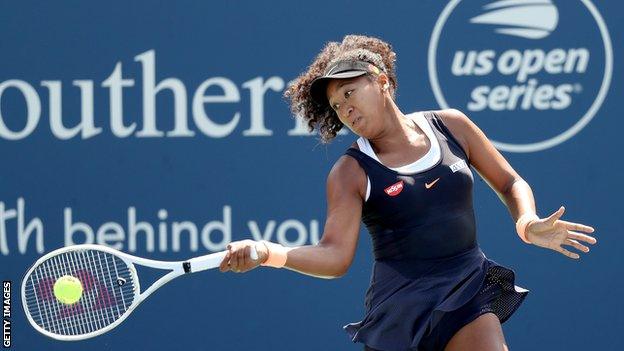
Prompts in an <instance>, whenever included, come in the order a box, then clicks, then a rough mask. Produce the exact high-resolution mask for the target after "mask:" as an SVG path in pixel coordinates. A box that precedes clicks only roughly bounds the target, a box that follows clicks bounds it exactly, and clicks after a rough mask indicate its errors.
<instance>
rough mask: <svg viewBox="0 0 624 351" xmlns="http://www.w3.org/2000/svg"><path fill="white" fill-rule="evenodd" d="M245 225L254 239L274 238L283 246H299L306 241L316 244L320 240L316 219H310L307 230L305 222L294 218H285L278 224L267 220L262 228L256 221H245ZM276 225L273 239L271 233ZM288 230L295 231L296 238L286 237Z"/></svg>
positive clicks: (270, 239)
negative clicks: (261, 228)
mask: <svg viewBox="0 0 624 351" xmlns="http://www.w3.org/2000/svg"><path fill="white" fill-rule="evenodd" d="M247 227H248V228H249V231H250V232H251V236H252V238H253V239H254V240H268V241H272V240H274V241H276V242H278V243H280V244H282V245H284V246H301V245H306V243H308V242H309V243H311V244H313V245H316V244H318V242H319V240H320V235H319V223H318V221H317V220H311V221H310V229H309V230H308V229H307V228H306V226H305V224H303V223H302V222H300V221H299V220H296V219H287V220H285V221H284V222H282V223H281V224H280V225H279V226H278V225H277V222H276V221H274V220H271V221H268V222H267V224H266V226H265V228H264V230H260V226H259V225H258V223H257V222H256V221H249V222H247ZM276 227H277V233H276V236H277V237H276V238H275V239H273V233H274V232H275V228H276ZM289 231H290V232H294V233H296V238H295V239H294V240H289V239H288V237H287V236H289V234H288V232H289ZM308 238H309V240H308Z"/></svg>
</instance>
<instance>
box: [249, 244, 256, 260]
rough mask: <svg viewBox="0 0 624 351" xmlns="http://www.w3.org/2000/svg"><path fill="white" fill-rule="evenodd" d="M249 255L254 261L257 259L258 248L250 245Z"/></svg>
mask: <svg viewBox="0 0 624 351" xmlns="http://www.w3.org/2000/svg"><path fill="white" fill-rule="evenodd" d="M249 257H251V259H252V260H254V261H257V260H258V250H256V246H255V245H254V246H252V247H251V252H250V253H249Z"/></svg>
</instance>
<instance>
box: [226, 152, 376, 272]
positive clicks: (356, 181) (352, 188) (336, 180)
mask: <svg viewBox="0 0 624 351" xmlns="http://www.w3.org/2000/svg"><path fill="white" fill-rule="evenodd" d="M365 193H366V174H365V173H364V170H362V168H361V167H360V165H359V164H358V162H357V161H356V160H355V159H353V158H352V157H350V156H342V157H341V158H340V159H339V160H338V161H337V162H336V164H335V165H334V167H333V168H332V170H331V171H330V173H329V176H328V177H327V220H326V222H325V228H324V231H323V235H322V237H321V240H320V241H319V243H318V244H317V245H306V246H299V247H296V248H292V249H291V250H290V251H288V253H287V258H286V263H285V265H284V267H285V268H288V269H291V270H293V271H296V272H299V273H302V274H307V275H311V276H315V277H319V278H337V277H340V276H342V275H344V274H345V273H346V272H347V270H348V268H349V266H350V265H351V262H352V261H353V257H354V255H355V250H356V247H357V241H358V235H359V231H360V220H361V216H362V204H363V202H364V197H365ZM251 245H254V246H255V247H256V249H257V250H258V255H259V260H257V261H252V260H251V259H250V257H249V252H250V250H249V248H248V247H249V246H251ZM228 249H229V253H228V255H227V256H226V258H225V259H224V260H223V263H222V264H221V271H224V272H225V271H228V270H232V271H235V272H237V271H240V272H246V271H248V270H250V269H253V268H255V267H256V266H258V265H259V264H260V263H262V262H264V261H265V260H266V258H267V251H266V247H265V246H264V245H256V244H255V242H254V241H251V240H244V241H240V242H234V243H231V244H230V245H228ZM228 262H229V263H230V265H229V266H228V264H227V263H228Z"/></svg>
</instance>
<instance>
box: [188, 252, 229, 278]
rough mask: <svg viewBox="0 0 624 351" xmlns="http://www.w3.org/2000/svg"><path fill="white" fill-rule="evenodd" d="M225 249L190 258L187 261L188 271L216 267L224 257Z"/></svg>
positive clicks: (199, 270)
mask: <svg viewBox="0 0 624 351" xmlns="http://www.w3.org/2000/svg"><path fill="white" fill-rule="evenodd" d="M226 254H227V250H226V251H221V252H216V253H213V254H210V255H205V256H200V257H195V258H191V259H190V260H188V261H187V262H188V263H189V265H190V272H192V273H194V272H201V271H204V270H206V269H212V268H217V267H219V265H220V264H221V262H222V261H223V259H224V258H225V255H226Z"/></svg>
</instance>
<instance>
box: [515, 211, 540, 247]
mask: <svg viewBox="0 0 624 351" xmlns="http://www.w3.org/2000/svg"><path fill="white" fill-rule="evenodd" d="M538 219H539V217H538V216H537V215H536V214H535V213H525V214H523V215H522V216H520V218H518V221H517V222H516V231H517V232H518V235H519V236H520V239H522V241H524V242H525V243H527V244H530V243H531V242H530V241H529V239H528V238H527V236H526V227H527V226H528V225H529V223H531V222H533V221H535V220H538Z"/></svg>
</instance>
